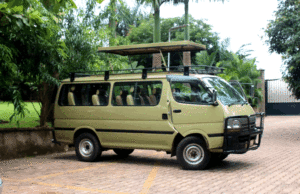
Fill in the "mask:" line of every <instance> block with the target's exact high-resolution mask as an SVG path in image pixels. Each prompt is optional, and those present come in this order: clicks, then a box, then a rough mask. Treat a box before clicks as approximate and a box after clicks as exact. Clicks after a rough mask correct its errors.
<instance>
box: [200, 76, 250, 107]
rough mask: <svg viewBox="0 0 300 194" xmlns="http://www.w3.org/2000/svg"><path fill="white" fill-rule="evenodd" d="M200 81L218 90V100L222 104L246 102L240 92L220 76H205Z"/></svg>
mask: <svg viewBox="0 0 300 194" xmlns="http://www.w3.org/2000/svg"><path fill="white" fill-rule="evenodd" d="M202 81H203V82H204V83H205V85H206V86H207V87H208V88H214V89H215V90H216V91H217V92H218V100H220V101H221V103H222V104H224V105H229V106H230V105H233V104H245V103H247V101H245V99H244V98H243V97H242V96H241V94H240V93H239V92H238V91H237V90H236V89H235V88H234V87H232V85H230V84H229V83H228V82H227V81H225V80H224V79H222V78H219V77H205V78H202Z"/></svg>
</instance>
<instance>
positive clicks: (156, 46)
mask: <svg viewBox="0 0 300 194" xmlns="http://www.w3.org/2000/svg"><path fill="white" fill-rule="evenodd" d="M201 50H206V46H205V45H202V44H198V43H194V42H192V41H188V40H185V41H172V42H159V43H148V44H135V45H123V46H112V47H99V48H98V52H105V53H113V54H118V55H123V56H126V55H140V54H153V53H166V52H174V51H180V52H183V51H201Z"/></svg>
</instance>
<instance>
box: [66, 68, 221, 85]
mask: <svg viewBox="0 0 300 194" xmlns="http://www.w3.org/2000/svg"><path fill="white" fill-rule="evenodd" d="M157 70H162V71H159V72H158V71H157ZM149 71H150V72H153V73H166V72H173V73H176V72H183V75H185V76H189V74H190V73H191V74H210V75H216V74H221V73H223V71H224V68H220V67H214V66H206V65H192V66H177V67H170V70H169V71H166V67H154V68H143V69H122V70H107V71H87V72H71V73H70V81H71V82H73V81H74V80H75V78H76V77H89V76H93V75H104V80H105V81H107V80H109V76H110V75H116V74H140V73H142V79H146V78H147V74H148V72H149Z"/></svg>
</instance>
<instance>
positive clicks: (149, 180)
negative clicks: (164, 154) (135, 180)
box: [140, 163, 159, 194]
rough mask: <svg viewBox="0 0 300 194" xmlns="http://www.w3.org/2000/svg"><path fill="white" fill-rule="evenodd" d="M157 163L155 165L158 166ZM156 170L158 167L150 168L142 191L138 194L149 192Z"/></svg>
mask: <svg viewBox="0 0 300 194" xmlns="http://www.w3.org/2000/svg"><path fill="white" fill-rule="evenodd" d="M158 164H159V163H156V164H155V165H158ZM158 169H159V167H157V166H155V167H153V168H152V170H151V172H150V174H149V176H148V178H147V180H146V181H145V183H144V185H143V189H142V191H141V192H140V194H147V193H148V192H149V190H150V187H151V186H152V184H153V181H154V179H155V177H156V174H157V172H158Z"/></svg>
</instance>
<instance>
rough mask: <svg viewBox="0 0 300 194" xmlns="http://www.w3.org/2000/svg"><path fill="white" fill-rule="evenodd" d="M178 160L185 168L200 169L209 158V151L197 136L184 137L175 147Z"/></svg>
mask: <svg viewBox="0 0 300 194" xmlns="http://www.w3.org/2000/svg"><path fill="white" fill-rule="evenodd" d="M176 155H177V160H178V162H179V163H180V164H181V165H182V167H183V168H184V169H187V170H202V169H204V168H205V167H206V166H207V164H208V163H209V160H210V153H209V151H208V150H207V148H206V145H205V142H204V141H203V140H202V139H200V138H198V137H194V136H191V137H186V138H184V139H183V140H181V142H180V143H179V144H178V146H177V149H176Z"/></svg>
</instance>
